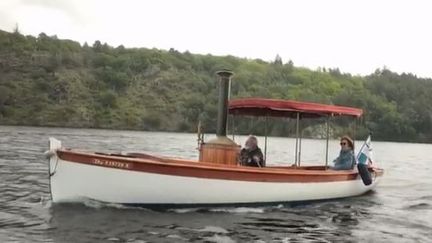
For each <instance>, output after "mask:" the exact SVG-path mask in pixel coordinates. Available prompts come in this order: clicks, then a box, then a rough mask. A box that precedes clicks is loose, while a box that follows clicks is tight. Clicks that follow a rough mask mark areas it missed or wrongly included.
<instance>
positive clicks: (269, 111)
mask: <svg viewBox="0 0 432 243" xmlns="http://www.w3.org/2000/svg"><path fill="white" fill-rule="evenodd" d="M228 111H229V113H230V114H233V115H252V116H278V117H296V116H297V113H300V115H301V117H309V118H312V117H321V116H327V115H331V116H353V117H360V116H361V115H362V114H363V110H362V109H357V108H352V107H344V106H335V105H324V104H318V103H308V102H299V101H292V100H277V99H264V98H245V99H234V100H230V101H229V108H228Z"/></svg>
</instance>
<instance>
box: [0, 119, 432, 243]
mask: <svg viewBox="0 0 432 243" xmlns="http://www.w3.org/2000/svg"><path fill="white" fill-rule="evenodd" d="M49 136H54V137H56V138H58V139H60V140H63V141H64V145H65V146H67V147H73V148H81V149H85V150H98V151H103V152H119V151H139V152H149V153H157V154H164V155H171V156H177V157H179V156H180V157H184V158H191V159H196V158H197V151H196V150H195V148H196V140H195V139H196V136H195V134H175V133H148V132H132V131H108V130H92V129H57V128H32V127H0V175H1V180H0V242H42V241H43V242H46V241H48V242H49V241H53V242H269V241H270V242H431V241H432V233H431V232H432V191H431V189H430V188H432V179H431V177H430V174H431V167H430V166H429V163H430V161H432V155H430V153H427V151H430V150H431V148H432V146H431V145H426V144H404V143H385V142H374V143H373V145H374V152H375V157H376V160H377V161H379V162H380V164H381V165H382V166H383V167H384V168H385V169H386V174H385V177H384V179H383V180H382V182H381V184H380V185H379V186H378V188H377V189H376V191H374V192H370V193H368V194H365V195H362V196H359V197H354V198H348V199H341V200H331V201H325V202H315V203H309V204H281V205H276V206H266V207H237V208H236V207H220V208H187V209H165V210H158V211H154V210H149V209H143V208H134V207H126V206H123V205H116V204H103V203H100V202H94V201H88V202H85V203H84V204H64V205H52V204H51V201H50V195H49V185H48V174H47V161H46V160H45V159H44V158H43V156H42V153H43V151H44V150H46V149H47V138H48V137H49ZM244 139H245V137H237V138H236V140H237V141H238V142H240V143H243V142H244ZM262 141H263V140H262ZM294 144H295V140H293V139H287V138H269V146H270V148H269V149H268V153H269V154H268V160H269V164H289V163H290V162H291V161H293V159H294V152H293V150H294V147H295V145H294ZM302 147H303V149H304V151H303V154H302V161H303V163H304V164H310V163H312V162H313V161H316V160H318V161H324V156H325V142H324V141H321V140H308V139H304V140H303V146H302ZM308 148H314V149H312V150H311V149H308ZM321 148H322V149H321ZM338 148H339V146H338V142H337V141H331V143H330V155H336V154H337V152H338V151H337V150H338Z"/></svg>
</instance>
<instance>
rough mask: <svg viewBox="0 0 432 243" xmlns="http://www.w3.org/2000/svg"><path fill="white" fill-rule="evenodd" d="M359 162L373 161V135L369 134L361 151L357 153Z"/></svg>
mask: <svg viewBox="0 0 432 243" xmlns="http://www.w3.org/2000/svg"><path fill="white" fill-rule="evenodd" d="M357 163H359V164H368V163H371V164H372V163H373V159H372V144H371V136H370V135H369V136H368V137H367V139H366V141H365V142H364V144H363V146H362V147H361V148H360V151H359V152H358V154H357Z"/></svg>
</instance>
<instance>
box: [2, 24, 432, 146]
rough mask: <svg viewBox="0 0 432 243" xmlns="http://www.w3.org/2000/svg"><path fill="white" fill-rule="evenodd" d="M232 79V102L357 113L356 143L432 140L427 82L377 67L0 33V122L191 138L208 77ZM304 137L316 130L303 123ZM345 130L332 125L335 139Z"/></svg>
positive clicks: (208, 107)
mask: <svg viewBox="0 0 432 243" xmlns="http://www.w3.org/2000/svg"><path fill="white" fill-rule="evenodd" d="M223 68H224V69H231V70H233V71H234V73H235V76H234V78H233V82H232V87H231V97H232V98H238V97H252V96H253V97H265V98H282V99H295V100H300V101H313V102H322V103H327V104H337V105H346V106H354V107H359V108H363V109H364V110H365V116H364V118H363V120H361V122H360V123H359V125H357V128H358V129H357V137H362V136H364V135H365V134H366V133H367V132H368V131H369V130H371V131H372V132H373V133H374V139H379V140H391V141H418V142H432V106H431V105H430V104H431V103H432V96H431V95H430V94H432V80H431V79H422V78H418V77H416V76H415V75H412V74H397V73H394V72H391V71H390V70H387V69H377V71H376V72H375V73H373V74H371V75H369V76H365V77H360V76H352V75H350V74H346V73H341V72H340V71H339V69H337V68H336V69H325V68H322V69H320V70H310V69H306V68H301V67H296V66H295V65H294V64H293V62H291V61H289V62H287V63H283V62H282V60H281V59H280V58H279V57H277V58H276V59H275V61H274V62H271V63H269V62H265V61H262V60H259V59H256V60H250V59H242V58H237V57H233V56H223V57H221V56H212V55H197V54H191V53H189V52H184V53H181V52H178V51H176V50H175V49H170V50H168V51H166V50H158V49H147V48H124V47H123V46H118V47H115V48H114V47H111V46H109V45H107V44H102V43H101V42H99V41H96V42H95V43H94V44H93V45H91V46H89V45H87V44H85V45H83V46H81V45H80V44H79V43H78V42H75V41H71V40H60V39H58V38H56V37H55V36H51V37H50V36H47V35H45V34H43V33H41V34H40V35H39V36H38V37H33V36H23V35H21V34H20V33H18V32H15V33H8V32H4V31H0V124H9V125H33V126H66V127H94V128H113V129H137V130H161V131H195V127H196V124H197V122H198V120H201V121H202V122H203V124H204V126H205V130H206V131H207V132H213V131H214V130H215V119H216V113H217V107H216V105H217V85H216V81H215V80H216V77H215V74H214V73H215V71H217V70H220V69H223ZM238 124H239V126H238V127H239V128H238V131H239V132H240V133H249V132H251V130H252V129H254V130H255V131H257V132H256V133H262V132H263V130H264V127H263V121H262V120H258V121H257V122H252V121H250V119H247V118H245V119H241V120H239V121H238ZM305 125H307V127H306V130H305V136H311V135H313V134H315V133H320V132H321V131H322V124H321V125H320V123H317V122H314V123H312V122H306V123H305ZM350 126H353V123H349V122H347V121H346V120H342V121H337V122H334V123H332V131H333V135H334V136H338V135H340V134H342V133H345V132H347V129H348V127H350ZM292 127H293V126H292V125H291V123H289V122H286V121H284V120H273V119H272V121H271V124H270V126H269V128H268V129H269V131H270V133H271V134H272V135H283V136H286V135H289V134H292V132H293V129H292Z"/></svg>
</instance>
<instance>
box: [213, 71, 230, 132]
mask: <svg viewBox="0 0 432 243" xmlns="http://www.w3.org/2000/svg"><path fill="white" fill-rule="evenodd" d="M216 74H217V75H218V76H219V103H218V117H217V127H216V135H217V136H218V137H219V136H226V125H227V118H228V95H229V87H230V81H231V76H232V75H233V73H232V72H231V71H228V70H222V71H218V72H216Z"/></svg>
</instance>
